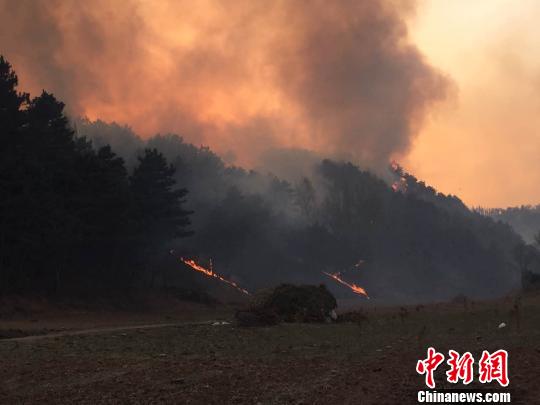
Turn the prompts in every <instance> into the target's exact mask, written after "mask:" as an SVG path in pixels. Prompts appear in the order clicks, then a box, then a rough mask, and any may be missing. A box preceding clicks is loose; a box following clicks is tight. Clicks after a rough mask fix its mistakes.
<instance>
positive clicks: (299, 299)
mask: <svg viewBox="0 0 540 405" xmlns="http://www.w3.org/2000/svg"><path fill="white" fill-rule="evenodd" d="M336 307H337V302H336V299H335V298H334V296H333V295H332V294H331V293H330V291H328V289H327V288H326V286H324V285H322V284H321V285H320V286H318V287H317V286H313V285H302V286H296V285H292V284H280V285H278V286H277V287H275V288H273V289H269V290H263V291H260V292H258V293H257V294H256V295H255V296H254V297H253V300H252V302H251V305H250V307H249V309H247V310H242V311H238V312H237V314H236V319H237V321H238V323H239V325H242V326H260V325H273V324H276V323H277V322H279V321H283V322H324V321H325V320H327V319H329V318H330V313H331V312H332V310H334V309H335V308H336Z"/></svg>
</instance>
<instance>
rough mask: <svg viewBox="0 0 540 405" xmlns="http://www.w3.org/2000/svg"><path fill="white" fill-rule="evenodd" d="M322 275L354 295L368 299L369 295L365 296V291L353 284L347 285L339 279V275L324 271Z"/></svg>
mask: <svg viewBox="0 0 540 405" xmlns="http://www.w3.org/2000/svg"><path fill="white" fill-rule="evenodd" d="M323 274H326V275H327V276H328V277H331V278H333V279H334V280H336V281H337V282H338V283H341V284H343V285H344V286H347V287H349V288H350V289H351V290H352V291H353V292H354V293H355V294H358V295H363V296H364V297H366V298H368V299H369V295H368V294H367V292H366V290H364V289H363V288H362V287H360V286H359V285H356V284H354V283H351V284H349V283H347V282H346V281H344V280H343V279H341V277H339V276H340V273H334V274H331V273H327V272H326V271H323Z"/></svg>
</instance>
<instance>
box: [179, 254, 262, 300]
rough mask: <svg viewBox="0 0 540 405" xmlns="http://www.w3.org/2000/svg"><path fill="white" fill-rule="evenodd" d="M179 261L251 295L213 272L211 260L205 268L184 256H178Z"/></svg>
mask: <svg viewBox="0 0 540 405" xmlns="http://www.w3.org/2000/svg"><path fill="white" fill-rule="evenodd" d="M170 253H171V254H172V255H174V252H173V251H171V252H170ZM179 259H180V261H181V262H182V263H184V264H186V265H188V266H189V267H191V268H192V269H193V270H196V271H198V272H200V273H202V274H204V275H206V276H208V277H214V278H217V279H218V280H219V281H221V282H223V283H225V284H228V285H230V286H231V287H233V288H236V289H237V290H238V291H240V292H241V293H243V294H246V295H251V294H250V293H249V291H247V290H245V289H243V288H242V287H240V286H239V285H238V284H236V283H235V282H234V281H231V280H227V279H226V278H223V277H222V276H220V275H219V274H217V273H215V272H214V271H213V270H212V262H211V261H210V268H209V269H207V268H206V267H203V266H201V265H200V264H198V263H197V262H196V261H195V260H193V259H186V258H183V257H180V258H179Z"/></svg>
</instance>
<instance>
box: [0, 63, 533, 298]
mask: <svg viewBox="0 0 540 405" xmlns="http://www.w3.org/2000/svg"><path fill="white" fill-rule="evenodd" d="M64 108H65V105H64V104H63V103H62V102H61V101H60V100H58V99H56V98H55V96H54V95H53V94H50V93H47V92H46V91H43V92H42V94H40V95H39V96H36V97H31V96H30V95H29V94H26V93H22V92H20V91H19V90H18V78H17V75H16V73H15V71H14V70H13V68H12V66H11V65H10V64H9V63H8V61H6V60H5V59H4V58H0V139H1V141H0V142H1V148H0V196H1V197H0V224H1V225H0V294H47V295H50V296H52V297H62V296H70V295H77V296H79V297H81V296H84V297H87V298H88V299H92V297H94V296H96V295H107V294H110V295H115V294H129V293H131V292H133V291H140V290H164V289H165V290H170V289H174V288H177V289H180V290H182V289H184V290H193V291H202V292H204V291H205V289H206V286H205V283H207V280H201V279H200V277H197V276H196V275H194V274H193V273H191V272H189V271H187V270H186V269H185V268H184V267H183V265H182V264H181V263H180V262H179V261H178V257H180V256H181V257H189V258H193V259H195V260H197V261H200V262H201V263H209V262H210V261H211V262H212V265H213V268H214V269H216V271H218V272H219V273H220V274H222V275H223V276H225V277H227V278H228V279H230V280H233V281H234V282H235V283H237V284H238V285H241V286H243V287H244V288H246V289H248V290H250V291H255V290H258V289H260V288H264V287H268V286H272V285H276V284H278V283H281V282H291V283H310V284H319V283H325V284H327V285H328V286H329V287H330V288H331V289H332V291H333V292H334V294H335V295H336V296H338V297H351V296H353V295H352V293H351V292H350V291H349V290H347V289H344V288H343V287H342V286H340V285H339V284H337V283H335V282H333V280H331V279H329V278H328V277H327V276H326V275H325V273H336V272H340V273H341V274H344V277H345V276H346V277H347V279H348V280H350V281H351V282H355V283H358V284H360V285H362V286H363V287H364V288H365V289H366V290H367V291H368V293H369V295H370V297H371V298H372V299H375V300H378V302H388V303H401V302H407V303H412V302H427V301H437V300H448V299H452V298H454V297H456V296H460V295H464V296H467V297H474V298H490V297H497V296H501V295H504V294H505V293H508V292H510V291H512V290H515V289H518V288H520V286H521V279H522V274H523V273H526V272H530V271H532V270H534V269H535V268H536V267H535V266H537V263H538V262H539V261H538V253H537V249H536V247H535V246H533V245H532V244H526V243H525V242H524V241H523V239H522V237H521V236H520V235H518V234H517V233H516V232H515V231H514V230H513V228H512V227H511V226H510V225H508V224H507V223H504V222H502V221H499V220H498V219H500V218H495V219H493V218H491V217H489V216H488V215H484V214H485V212H480V211H479V210H470V209H469V208H467V207H466V206H465V205H464V204H463V203H462V202H461V201H460V199H459V198H458V197H456V196H452V195H443V194H441V193H439V192H437V191H436V190H435V189H433V188H432V187H429V186H427V185H426V184H424V183H423V182H422V181H419V180H418V179H416V178H415V177H414V176H413V175H412V174H409V173H407V172H405V171H404V170H403V169H402V168H401V167H400V166H399V165H397V164H393V165H389V167H388V169H387V172H386V173H384V174H382V175H381V174H380V173H378V174H375V173H374V172H371V171H369V170H367V168H362V167H359V166H358V165H356V164H354V163H351V162H346V161H340V160H336V159H325V158H320V159H319V158H313V159H308V160H309V161H307V162H306V168H307V169H306V170H305V172H304V173H302V175H301V176H298V175H296V176H279V177H278V176H277V175H275V174H272V173H271V172H264V171H261V170H257V171H255V170H247V169H244V168H242V167H238V166H234V165H230V164H227V163H225V162H224V160H223V159H222V158H221V157H220V156H218V155H217V154H216V153H214V152H213V151H212V150H210V149H209V148H208V147H205V146H196V145H193V144H190V143H188V142H186V141H184V139H183V138H182V136H181V135H177V134H157V135H155V136H153V137H151V138H148V139H143V138H141V137H139V136H138V135H137V134H135V133H134V132H133V131H132V130H131V129H130V128H129V127H128V126H123V125H120V124H117V123H107V122H103V121H100V120H94V121H92V120H89V119H86V118H68V116H67V115H66V112H65V111H64ZM284 156H285V157H284V159H287V155H286V154H285V155H284ZM297 158H298V156H297V155H296V154H294V153H291V154H289V157H288V159H293V160H294V159H297ZM528 242H531V241H530V240H529V241H528ZM171 252H174V255H172V254H171Z"/></svg>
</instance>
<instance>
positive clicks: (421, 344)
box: [0, 295, 540, 404]
mask: <svg viewBox="0 0 540 405" xmlns="http://www.w3.org/2000/svg"><path fill="white" fill-rule="evenodd" d="M193 314H196V316H195V315H193V316H191V317H189V316H188V315H187V314H186V313H182V314H177V316H175V315H174V313H173V314H168V315H163V314H161V315H159V316H158V315H156V314H155V313H154V314H146V315H140V314H139V315H137V316H135V315H132V318H131V319H130V316H128V315H125V314H124V315H122V316H120V315H118V314H116V322H113V318H114V317H112V316H109V317H107V316H105V318H106V321H105V322H100V321H99V319H100V317H99V314H97V315H96V314H91V316H90V315H89V314H86V315H84V314H79V316H78V317H77V316H74V317H73V318H74V319H72V320H71V322H72V323H71V324H69V318H70V317H64V319H63V320H58V321H57V323H54V322H53V320H52V319H49V320H48V321H43V320H34V322H32V321H31V320H28V319H26V320H22V321H17V320H11V321H9V322H2V321H0V332H1V331H6V330H19V331H22V332H20V333H21V334H29V332H30V331H31V329H28V328H27V327H28V325H36V324H37V325H39V328H45V331H46V332H49V333H51V328H49V329H47V327H46V326H47V325H49V326H51V325H60V324H62V323H61V322H63V329H67V330H63V331H58V330H57V331H55V333H56V334H57V335H55V336H52V337H41V338H37V339H29V338H26V339H20V338H19V339H13V338H12V339H2V340H0V402H1V403H6V404H16V403H56V404H58V403H60V404H64V403H66V404H67V403H87V404H96V403H186V404H228V403H231V404H341V403H343V404H409V403H410V404H414V403H416V393H417V391H418V390H419V389H424V384H423V377H422V376H419V375H417V374H416V372H415V366H416V362H417V360H419V359H423V358H425V355H426V348H427V347H428V346H430V345H431V346H434V347H435V348H436V349H438V350H439V351H442V352H445V351H447V350H448V349H455V350H457V351H458V352H464V351H471V352H472V353H473V354H474V355H475V358H477V359H478V358H479V356H480V353H481V351H482V350H489V351H493V350H496V349H506V350H508V351H509V354H510V373H509V375H510V386H509V389H505V390H504V391H511V392H512V396H513V401H512V403H522V404H540V393H539V391H538V387H537V385H538V381H539V378H540V297H539V296H538V295H535V296H528V297H524V298H523V299H522V301H521V305H520V308H519V309H518V310H516V309H515V308H514V299H513V298H511V299H506V300H500V301H497V302H492V303H482V304H481V303H476V304H471V303H460V304H457V303H456V304H451V305H450V304H448V305H431V306H426V307H423V308H422V307H418V308H415V307H411V308H407V309H406V310H404V309H400V308H387V309H380V308H379V309H377V308H365V309H363V316H361V317H357V319H355V320H353V321H350V322H343V323H337V324H282V325H279V326H275V327H262V328H239V327H236V326H235V325H234V324H233V323H230V324H220V325H214V324H213V321H210V322H209V321H208V319H211V318H212V315H214V316H213V319H214V320H215V319H227V320H229V321H231V322H232V319H231V313H230V312H227V313H223V311H221V312H219V313H218V312H215V311H213V310H210V309H208V310H195V309H194V310H193ZM85 317H86V318H88V319H93V321H87V322H86V321H84V319H86V318H85ZM152 318H153V321H154V322H150V321H152ZM76 319H78V321H77V320H76ZM503 321H504V322H506V323H507V325H508V326H507V327H505V328H502V329H499V328H498V325H499V324H500V323H501V322H503ZM47 322H48V323H47ZM150 323H167V324H168V326H160V327H152V328H147V327H145V326H144V324H150ZM133 324H138V325H139V327H137V328H133V327H130V328H126V329H121V327H122V326H123V325H124V326H126V325H133ZM171 324H173V325H171ZM89 325H90V327H91V328H93V329H92V330H90V331H82V329H85V328H86V327H88V326H89ZM24 327H26V328H27V329H25V328H24ZM39 328H38V329H39ZM96 328H97V329H96ZM110 328H114V329H110ZM52 329H54V328H52ZM41 330H44V329H41ZM76 330H79V332H76V333H77V334H74V332H75V331H76ZM445 370H446V367H445V366H444V367H443V366H441V367H440V368H439V370H437V372H436V381H437V388H445V387H446V388H448V387H449V384H448V383H446V382H445V381H444V379H443V377H444V376H445V375H444V372H445ZM489 387H491V388H497V387H498V384H493V385H490V386H489ZM469 388H477V389H480V388H487V387H486V386H481V385H478V383H476V382H475V383H473V384H471V385H470V386H469Z"/></svg>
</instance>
